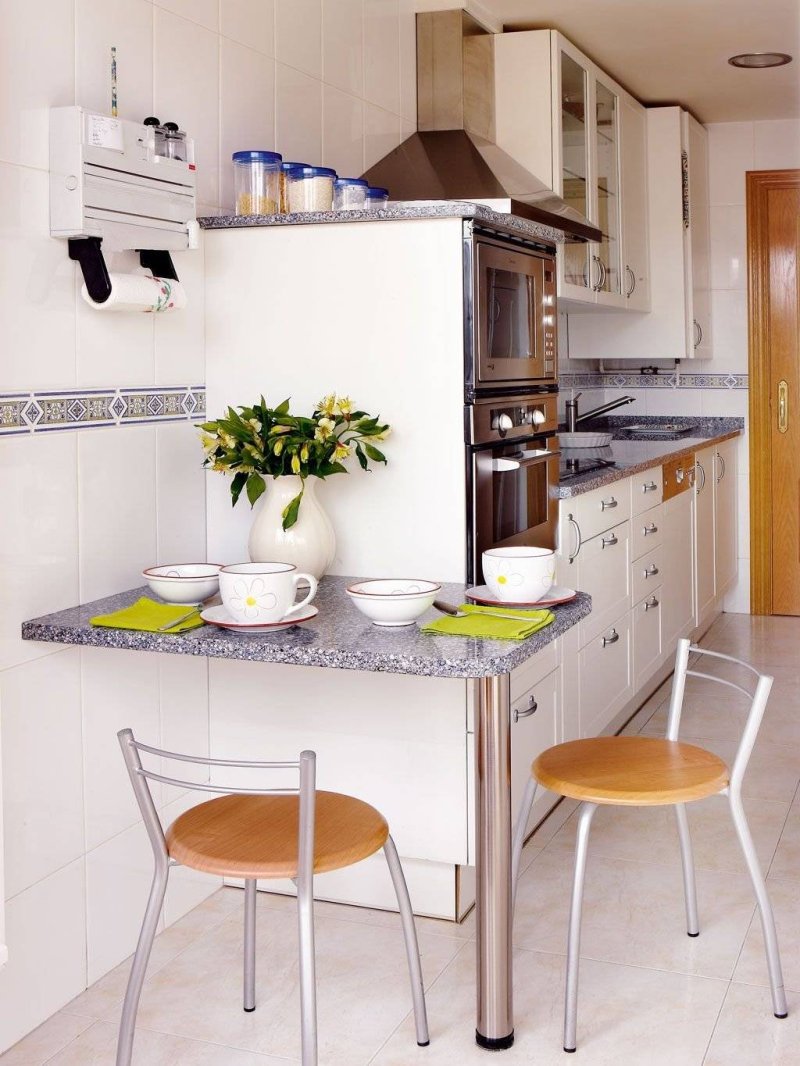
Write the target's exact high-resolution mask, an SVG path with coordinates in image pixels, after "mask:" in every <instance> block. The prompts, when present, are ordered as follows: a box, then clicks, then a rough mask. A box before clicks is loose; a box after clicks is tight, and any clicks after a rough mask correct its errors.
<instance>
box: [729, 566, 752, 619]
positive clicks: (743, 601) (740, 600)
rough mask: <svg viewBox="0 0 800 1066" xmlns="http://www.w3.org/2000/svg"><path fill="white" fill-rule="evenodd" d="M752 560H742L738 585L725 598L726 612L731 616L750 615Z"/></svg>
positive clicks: (737, 577)
mask: <svg viewBox="0 0 800 1066" xmlns="http://www.w3.org/2000/svg"><path fill="white" fill-rule="evenodd" d="M749 563H750V560H749V559H740V560H739V570H738V573H737V576H736V584H735V585H734V587H733V588H732V589H731V591H730V592H729V593H728V594H727V595H726V596H725V605H724V610H725V611H727V612H729V613H731V614H750V565H749Z"/></svg>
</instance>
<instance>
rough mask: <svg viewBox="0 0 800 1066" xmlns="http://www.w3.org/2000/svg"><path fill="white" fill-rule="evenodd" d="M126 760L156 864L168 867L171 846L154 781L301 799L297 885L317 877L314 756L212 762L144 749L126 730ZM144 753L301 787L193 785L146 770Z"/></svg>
mask: <svg viewBox="0 0 800 1066" xmlns="http://www.w3.org/2000/svg"><path fill="white" fill-rule="evenodd" d="M117 739H118V740H119V744H120V747H121V749H122V757H123V759H124V760H125V766H126V768H127V771H128V776H129V778H130V781H131V785H132V787H133V793H134V795H135V797H136V802H137V803H138V805H139V810H140V811H141V812H142V818H143V820H144V825H145V829H146V830H147V836H148V838H149V840H150V845H151V847H152V849H153V854H154V855H155V858H156V862H157V863H158V862H168V861H169V856H168V853H167V842H166V839H165V837H164V827H163V825H162V824H161V819H160V818H159V815H158V809H157V808H156V805H155V802H154V800H153V794H152V792H151V791H150V784H149V783H150V782H151V781H158V782H160V783H161V784H164V785H175V786H176V787H178V788H185V789H193V790H194V791H197V792H212V793H217V794H221V795H225V796H229V795H232V794H233V795H235V794H237V793H238V794H240V795H246V796H267V795H271V796H299V818H300V831H299V848H298V850H299V854H298V857H297V858H298V864H297V884H298V888H299V887H300V885H301V884H304V883H306V882H308V883H309V884H310V882H311V880H312V879H313V876H314V816H315V805H316V795H317V793H316V773H317V771H316V764H317V756H316V754H315V753H314V752H313V751H301V752H300V756H299V758H298V759H297V760H295V761H292V762H260V761H256V760H251V759H212V758H207V757H206V756H202V755H183V754H180V753H178V752H175V751H166V750H165V749H163V748H155V747H153V746H152V745H150V744H143V743H142V742H141V741H138V740H136V739H135V737H134V735H133V730H131V729H122V730H120V732H119V733H117ZM141 752H145V753H147V754H148V755H152V756H154V757H155V758H157V759H163V760H165V761H166V762H177V763H190V764H193V765H199V766H208V767H211V766H223V767H229V768H231V769H236V768H239V769H247V770H264V771H270V770H272V771H282V772H283V773H285V772H286V771H296V772H297V775H298V784H297V787H296V788H286V787H285V786H283V787H278V788H252V787H249V786H243V785H218V784H216V783H212V782H211V781H191V780H187V779H186V778H181V777H171V776H169V775H167V774H162V773H158V772H156V771H155V770H149V769H146V768H145V767H144V766H143V765H142V760H141V755H140V753H141Z"/></svg>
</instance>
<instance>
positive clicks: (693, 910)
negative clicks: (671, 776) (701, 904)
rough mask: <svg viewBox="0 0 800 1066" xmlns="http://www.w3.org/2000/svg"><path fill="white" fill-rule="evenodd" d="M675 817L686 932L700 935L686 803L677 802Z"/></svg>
mask: <svg viewBox="0 0 800 1066" xmlns="http://www.w3.org/2000/svg"><path fill="white" fill-rule="evenodd" d="M675 819H676V821H677V823H678V840H679V841H680V845H681V864H682V866H683V894H684V898H685V900H686V932H687V933H688V935H689V936H700V924H699V921H698V917H697V887H696V885H695V880H694V856H693V854H692V838H691V836H690V834H689V818H688V815H687V814H686V804H685V803H676V804H675Z"/></svg>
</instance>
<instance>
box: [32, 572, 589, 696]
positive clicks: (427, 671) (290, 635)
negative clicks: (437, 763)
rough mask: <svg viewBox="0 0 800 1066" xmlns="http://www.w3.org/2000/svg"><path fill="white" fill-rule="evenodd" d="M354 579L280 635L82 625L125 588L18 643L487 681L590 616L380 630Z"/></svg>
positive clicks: (328, 581) (339, 581) (450, 591)
mask: <svg viewBox="0 0 800 1066" xmlns="http://www.w3.org/2000/svg"><path fill="white" fill-rule="evenodd" d="M356 580H358V578H347V577H331V576H329V577H325V578H323V579H322V581H321V582H320V586H319V591H318V593H317V596H316V599H315V601H314V603H315V605H316V606H317V607H318V608H319V614H318V615H317V617H316V618H314V619H313V620H312V621H310V622H307V623H306V624H305V625H302V626H293V627H292V628H291V629H287V630H283V631H282V632H280V633H270V634H265V635H263V636H262V635H260V634H259V635H257V636H249V635H245V634H242V633H235V632H230V631H228V630H223V629H218V628H215V627H213V626H209V625H204V626H202V627H200V628H197V629H193V630H190V631H189V632H185V633H178V634H169V633H143V632H139V631H134V630H127V629H108V628H104V627H95V626H91V625H90V624H89V619H90V618H93V617H94V616H95V615H98V614H107V613H109V612H111V611H116V610H119V609H120V608H122V607H127V606H129V605H130V604H131V603H133V602H134V601H135V600H137V599H138V598H139V597H140V596H145V595H146V596H152V593H151V592H150V590H149V589H148V588H146V587H145V588H137V589H131V590H129V591H127V592H121V593H119V594H117V595H115V596H108V597H106V598H105V599H102V600H96V601H95V602H94V603H87V604H83V605H82V606H80V607H72V608H69V609H68V610H66V611H59V612H57V613H56V614H49V615H43V616H42V617H41V618H34V619H32V620H31V621H28V622H23V624H22V637H23V639H24V640H40V641H45V642H49V643H55V644H77V645H81V646H85V647H94V648H116V649H122V650H128V651H149V652H164V653H168V654H173V655H205V656H209V657H211V658H217V659H246V660H248V661H249V662H265V663H287V664H290V665H295V666H321V667H329V668H333V669H338V670H366V671H372V672H381V673H392V674H417V675H420V676H425V677H464V678H468V677H491V676H494V675H498V674H506V673H510V672H511V671H512V670H513V669H514V668H515V667H517V666H519V665H521V664H522V663H524V662H525V661H526V660H528V659H530V658H531V656H533V655H535V654H536V653H537V652H538V651H541V650H542V648H544V647H546V646H547V645H548V644H551V643H552V642H553V641H554V640H556V638H558V637H559V636H561V634H562V633H565V632H566V631H567V630H568V629H571V628H572V626H574V625H576V624H577V623H578V622H579V621H580V620H581V619H582V618H585V617H586V616H587V615H588V614H590V612H591V609H592V607H591V598H590V597H589V596H587V595H586V594H585V593H579V594H578V596H577V597H576V599H574V600H573V601H572V602H570V603H567V604H562V605H561V606H559V607H555V608H554V609H553V611H554V614H555V616H556V618H555V621H554V622H553V623H552V625H550V626H547V628H545V629H541V630H539V632H538V633H534V635H533V636H532V637H529V638H528V639H527V640H522V641H516V640H514V641H512V640H478V639H474V638H470V637H451V636H434V635H431V634H428V633H422V632H420V629H419V625H424V624H425V622H429V621H432V620H433V619H434V618H438V617H441V615H440V614H439V613H438V612H437V611H434V610H433V609H431V610H430V611H429V612H427V613H426V614H425V615H423V616H422V618H421V619H419V624H414V625H411V626H404V627H402V628H391V629H389V628H382V627H380V626H374V625H372V623H371V622H369V621H368V620H367V619H366V618H364V616H363V615H362V614H360V613H359V612H358V610H357V609H356V608H355V607H354V606H353V604H352V603H351V602H350V599H349V597H348V596H347V595H346V593H345V587H346V586H347V585H348V584H352V582H353V581H356ZM464 591H465V586H464V585H456V584H443V585H442V589H441V591H440V592H439V594H438V595H439V597H440V598H441V599H443V600H445V601H447V602H449V603H453V604H460V603H463V602H464Z"/></svg>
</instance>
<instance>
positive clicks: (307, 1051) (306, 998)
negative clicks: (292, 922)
mask: <svg viewBox="0 0 800 1066" xmlns="http://www.w3.org/2000/svg"><path fill="white" fill-rule="evenodd" d="M295 884H296V885H297V925H298V934H299V941H300V1031H301V1042H302V1052H301V1055H302V1058H301V1063H302V1066H317V975H316V957H315V950H314V895H313V887H311V886H309V885H306V886H303V885H302V884H301V882H300V880H299V879H298V880H297V881H295Z"/></svg>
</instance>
